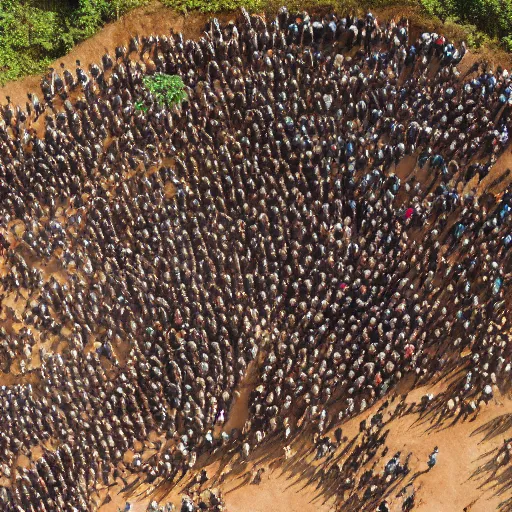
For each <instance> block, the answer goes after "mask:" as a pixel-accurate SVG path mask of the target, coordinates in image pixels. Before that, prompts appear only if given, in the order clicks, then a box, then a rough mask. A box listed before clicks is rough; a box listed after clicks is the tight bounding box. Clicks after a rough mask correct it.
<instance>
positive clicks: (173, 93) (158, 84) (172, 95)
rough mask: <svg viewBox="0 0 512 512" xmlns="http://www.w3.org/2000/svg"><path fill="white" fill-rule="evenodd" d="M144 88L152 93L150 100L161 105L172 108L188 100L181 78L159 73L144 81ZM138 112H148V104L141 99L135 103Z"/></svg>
mask: <svg viewBox="0 0 512 512" xmlns="http://www.w3.org/2000/svg"><path fill="white" fill-rule="evenodd" d="M142 81H143V83H144V87H145V88H146V89H147V90H148V91H149V92H150V93H151V96H150V98H149V99H150V100H152V101H155V102H156V103H157V104H159V105H162V106H163V105H165V106H167V107H172V106H174V105H178V104H180V103H182V102H183V101H184V100H186V99H187V93H186V92H185V84H184V83H183V80H182V78H181V76H178V75H165V74H163V73H157V74H156V75H152V76H145V77H144V78H143V79H142ZM135 108H136V109H137V110H144V111H146V110H148V105H147V103H146V102H145V101H144V100H143V99H140V100H138V101H137V102H136V103H135Z"/></svg>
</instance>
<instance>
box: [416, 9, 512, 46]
mask: <svg viewBox="0 0 512 512" xmlns="http://www.w3.org/2000/svg"><path fill="white" fill-rule="evenodd" d="M420 1H421V5H422V6H423V8H424V9H425V10H426V11H427V13H429V14H430V15H432V16H437V17H438V18H440V19H441V20H442V21H447V20H448V21H450V22H452V23H459V24H461V25H462V27H463V28H465V29H466V30H465V31H466V32H467V33H468V43H469V44H470V45H471V46H476V47H478V46H481V45H482V44H484V43H486V42H488V41H489V38H494V39H496V38H497V39H507V38H508V37H509V34H510V33H511V32H512V0H420ZM486 35H487V36H488V37H486ZM504 42H505V44H506V41H504Z"/></svg>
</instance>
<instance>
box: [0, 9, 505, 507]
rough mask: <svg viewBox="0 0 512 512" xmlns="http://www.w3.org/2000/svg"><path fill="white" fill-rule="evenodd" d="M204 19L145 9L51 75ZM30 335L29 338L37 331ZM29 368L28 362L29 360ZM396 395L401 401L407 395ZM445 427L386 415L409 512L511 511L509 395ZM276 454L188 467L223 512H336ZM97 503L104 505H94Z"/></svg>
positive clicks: (305, 473)
mask: <svg viewBox="0 0 512 512" xmlns="http://www.w3.org/2000/svg"><path fill="white" fill-rule="evenodd" d="M206 19H207V17H206V16H202V15H194V16H180V15H177V14H176V13H174V12H172V11H171V10H169V9H167V8H165V7H163V6H162V5H161V4H159V3H158V2H155V3H152V4H151V5H150V6H148V7H146V8H143V9H138V10H136V11H133V12H132V13H131V14H130V15H128V16H125V17H123V18H122V19H121V20H119V21H118V22H116V23H113V24H110V25H108V26H107V27H105V28H104V29H103V30H102V31H101V32H99V33H98V34H97V35H95V36H94V37H92V38H91V39H89V40H87V41H85V42H83V43H82V44H80V45H78V46H77V47H76V48H75V49H74V50H73V51H72V52H71V53H70V54H69V55H67V56H65V57H63V58H62V59H59V60H58V61H56V62H55V67H58V66H59V65H60V63H61V62H63V63H64V64H65V66H66V67H68V68H73V66H74V64H75V61H76V59H79V60H80V61H81V65H82V66H88V65H89V64H91V63H93V62H98V61H100V58H101V55H102V53H103V52H104V51H105V50H106V49H108V50H109V51H111V52H112V51H113V50H114V48H115V47H116V46H117V45H119V44H122V43H126V42H127V41H128V39H129V37H130V36H131V35H135V34H139V35H146V34H150V33H152V34H155V33H156V34H167V33H169V30H170V28H173V29H174V30H175V31H181V32H183V33H184V34H185V36H186V37H198V36H199V35H200V33H201V30H202V27H203V26H204V24H205V22H206ZM479 58H480V56H478V55H471V54H470V55H468V56H467V57H466V58H465V61H464V62H463V63H462V71H463V72H465V70H467V69H469V67H470V66H471V64H472V63H473V62H474V61H475V60H477V59H479ZM39 81H40V77H39V76H31V77H27V78H25V79H24V80H21V81H18V82H13V83H9V84H7V85H6V86H5V87H3V88H0V102H5V101H6V96H7V95H9V96H10V97H11V101H12V102H14V103H20V104H24V103H25V101H26V94H27V92H30V91H34V90H38V89H39ZM414 165H415V159H414V158H413V157H407V159H404V161H403V162H401V163H400V165H399V166H398V168H397V169H396V173H397V174H398V175H399V176H400V177H401V178H402V179H407V178H408V177H409V176H410V175H411V172H412V170H413V168H414ZM510 167H512V150H511V149H510V148H509V149H508V150H507V151H506V152H505V153H504V154H503V155H502V156H501V157H500V158H499V160H498V162H497V163H496V165H495V166H494V168H493V169H492V171H491V173H490V174H489V175H488V176H487V177H486V178H485V179H484V180H483V181H482V183H480V184H477V183H470V184H468V185H467V186H466V187H465V189H464V192H465V193H468V192H470V191H471V190H472V189H473V191H476V192H478V193H483V192H491V193H493V194H499V193H501V192H502V191H503V190H504V188H505V187H506V186H507V185H508V184H510V183H511V182H512V176H508V177H507V178H506V179H505V180H503V181H502V182H500V183H496V181H497V178H499V176H501V175H502V174H503V173H504V172H505V171H506V170H507V169H508V168H510ZM45 274H46V275H45V277H46V278H49V277H50V276H51V275H54V274H52V269H51V268H47V269H45ZM55 277H57V278H58V276H55ZM9 300H10V302H7V303H6V304H7V305H9V306H11V307H12V308H13V309H14V310H16V309H17V301H13V300H12V299H9ZM21 302H22V301H20V303H19V304H20V305H21ZM0 321H2V322H3V323H4V324H5V325H6V324H9V325H10V326H11V327H12V319H9V318H7V317H6V318H4V319H0ZM19 325H20V324H18V326H16V324H15V326H14V327H13V328H14V329H18V327H19ZM35 334H36V337H38V333H35ZM41 344H43V342H42V341H41ZM44 345H45V347H46V348H47V349H51V350H58V346H54V345H52V340H51V339H49V340H45V342H44ZM34 364H37V361H36V362H35V363H34ZM252 376H253V373H252V369H251V368H250V369H249V371H248V374H247V378H246V379H245V381H244V382H243V384H242V386H241V387H240V389H239V390H238V396H237V398H236V400H235V404H234V406H233V409H232V411H230V414H229V416H228V421H227V423H226V424H225V425H224V427H223V429H224V430H225V431H226V432H230V431H231V429H232V428H241V427H242V426H243V424H244V423H245V419H246V418H247V414H248V412H247V405H248V400H249V393H250V391H251V389H252V387H253V386H254V379H253V378H252ZM29 379H30V376H29V377H26V378H22V377H21V376H20V375H19V374H17V372H16V371H13V372H12V373H10V374H2V377H1V378H0V384H2V385H13V384H15V383H17V382H28V381H29ZM447 385H448V382H447V381H442V382H440V383H438V384H435V385H432V384H430V385H428V386H425V387H422V388H418V389H414V390H413V391H411V392H409V393H408V394H407V397H406V398H405V399H404V402H403V403H404V404H405V405H406V406H407V407H406V408H408V407H409V406H411V404H413V403H418V402H419V401H420V398H421V396H423V395H425V394H426V393H433V394H434V395H437V394H438V393H440V392H442V391H443V390H444V389H446V386H447ZM400 392H401V393H404V394H406V393H407V389H403V390H400ZM401 399H402V398H401V397H400V396H397V397H396V399H395V400H394V401H392V402H391V403H390V405H389V407H388V408H387V411H388V412H387V413H386V414H388V415H392V414H393V413H394V411H395V408H396V405H397V404H398V403H399V401H400V400H401ZM380 405H381V402H379V403H377V404H375V405H374V406H373V407H372V408H371V409H370V410H368V411H366V413H365V414H364V415H362V416H360V417H357V418H354V419H352V420H350V421H349V422H347V423H345V424H343V425H341V426H342V428H343V433H344V435H345V436H347V437H348V439H349V440H350V441H352V440H355V441H354V442H356V443H357V437H358V431H359V423H360V421H361V420H362V419H364V418H366V417H369V416H370V415H371V414H372V413H373V412H375V410H376V409H377V408H378V407H379V406H380ZM454 419H455V418H454V417H452V418H446V417H439V416H436V415H433V414H432V415H427V416H420V414H419V413H418V412H410V413H408V412H405V413H402V414H400V415H398V416H397V417H394V418H393V419H392V420H390V421H389V424H388V425H386V428H389V430H390V432H389V435H388V438H387V441H386V446H387V447H388V449H389V454H388V455H387V456H385V457H381V458H380V459H379V463H378V464H379V465H378V469H379V470H381V469H382V467H383V465H384V464H385V462H386V461H387V460H389V458H390V457H391V455H392V454H393V453H395V452H396V451H399V450H400V451H402V453H403V454H407V453H408V452H410V451H411V452H413V456H412V458H411V473H410V475H409V476H408V477H406V479H405V481H404V482H402V483H401V485H400V488H402V487H404V486H406V485H407V484H408V483H409V481H411V480H412V479H414V480H413V481H412V484H411V485H413V486H414V488H415V489H416V492H417V501H418V505H417V506H416V508H415V509H414V510H418V511H421V512H451V511H462V510H463V509H464V510H467V511H470V512H488V511H492V510H497V509H499V510H502V511H506V510H512V474H511V472H512V469H511V470H508V472H507V471H506V470H505V471H504V472H503V471H501V470H500V471H497V472H495V470H496V468H495V467H494V466H493V463H492V459H493V457H494V456H495V455H496V453H497V449H498V448H499V447H500V446H501V445H502V444H503V440H504V438H506V437H512V400H511V399H510V397H504V396H496V398H495V399H494V400H493V401H492V402H491V403H490V404H489V405H488V406H486V407H485V408H484V409H483V410H482V411H481V412H480V414H479V415H478V416H477V417H476V418H468V419H467V420H466V421H462V420H460V419H459V420H458V421H454ZM219 431H220V428H219ZM217 433H219V432H217ZM329 435H330V436H331V437H332V436H333V432H332V431H331V432H330V433H329ZM154 441H156V439H155V438H153V439H150V440H148V442H147V443H146V445H145V446H139V447H137V448H138V450H139V451H140V452H142V453H143V457H144V458H148V457H150V456H151V455H153V454H154V453H155V449H154V444H153V442H154ZM284 446H285V443H284V442H275V443H268V444H265V445H264V446H263V447H262V448H261V449H258V450H257V451H256V452H255V453H253V454H251V456H250V457H249V460H247V461H242V460H241V456H240V454H239V453H227V454H213V455H212V456H211V457H210V458H206V459H204V458H203V459H202V460H200V461H198V464H197V466H196V468H197V469H201V468H205V469H206V470H207V472H208V475H209V477H210V479H209V481H208V482H207V484H205V485H207V486H208V487H211V488H215V489H220V490H221V491H222V493H223V495H224V498H225V501H226V504H227V510H228V511H229V512H299V511H300V512H327V511H330V510H333V509H334V508H335V507H336V506H338V507H341V508H340V510H344V508H343V505H342V504H341V503H336V501H335V497H334V496H331V495H330V494H329V492H326V491H325V489H323V487H322V485H321V484H320V485H319V477H318V469H319V463H318V462H316V461H315V460H314V458H315V453H314V450H313V445H312V439H311V438H308V437H306V436H304V437H300V438H297V439H294V440H293V442H290V443H289V446H290V452H289V456H288V458H286V457H285V453H284V450H283V448H284ZM434 446H438V447H439V459H438V464H437V465H436V467H435V468H434V469H433V470H432V471H431V472H429V473H426V472H425V469H426V467H427V466H426V461H427V458H428V454H429V453H430V452H431V451H432V449H433V447H434ZM345 447H346V444H342V446H341V447H340V448H339V449H338V451H337V452H336V453H335V455H334V456H335V457H342V452H343V450H344V449H345ZM131 457H133V452H129V453H127V454H126V457H125V458H126V460H129V459H130V458H131ZM21 463H22V461H20V464H21ZM259 468H264V469H265V472H264V473H263V477H262V481H261V483H260V484H259V485H253V484H250V483H249V482H250V480H251V479H252V477H253V476H254V474H255V471H256V470H257V469H259ZM193 476H194V475H190V476H189V477H187V478H185V480H184V481H182V482H180V484H179V485H178V486H177V487H175V488H173V489H168V488H166V487H165V486H163V487H160V488H158V489H153V488H152V487H150V486H148V485H140V484H138V482H136V479H135V478H133V477H132V478H130V479H129V482H128V483H129V486H128V487H129V489H124V484H123V483H121V482H119V483H118V485H116V486H114V487H111V488H110V489H108V490H107V489H103V490H102V491H101V492H100V495H99V496H98V500H97V506H98V508H97V510H99V511H101V512H117V511H118V510H119V509H123V508H124V504H125V503H126V501H130V502H131V503H132V504H133V510H134V511H135V512H142V511H145V510H146V507H147V505H148V503H149V502H150V501H151V500H153V499H156V500H157V501H159V502H161V503H167V502H168V501H172V502H173V503H175V504H176V505H178V504H179V503H180V501H181V498H180V495H181V493H182V492H183V491H184V490H186V488H187V487H188V486H189V485H190V484H191V479H192V478H193ZM399 490H400V489H393V492H392V493H391V494H390V496H389V498H388V499H389V501H390V503H391V507H392V511H393V512H398V511H399V510H400V507H401V503H402V499H401V498H397V497H396V494H397V493H398V491H399ZM107 495H108V496H110V498H111V501H110V502H109V503H104V502H105V498H106V497H107ZM103 503H104V504H103ZM464 507H468V508H466V509H465V508H464Z"/></svg>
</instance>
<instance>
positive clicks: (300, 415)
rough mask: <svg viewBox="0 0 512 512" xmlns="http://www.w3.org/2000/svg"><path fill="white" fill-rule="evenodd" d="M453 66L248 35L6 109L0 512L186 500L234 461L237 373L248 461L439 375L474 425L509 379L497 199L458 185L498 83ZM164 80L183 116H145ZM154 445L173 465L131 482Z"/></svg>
mask: <svg viewBox="0 0 512 512" xmlns="http://www.w3.org/2000/svg"><path fill="white" fill-rule="evenodd" d="M465 53H466V49H465V46H464V45H463V44H462V45H461V46H460V47H458V48H457V47H455V46H454V45H453V44H452V43H450V42H449V41H446V40H445V38H444V37H443V36H442V35H439V34H433V33H424V34H421V36H420V37H419V38H418V39H417V40H414V41H410V40H409V26H408V22H407V20H404V19H401V20H390V21H389V22H387V23H379V22H377V20H376V19H375V18H374V17H373V16H372V15H371V14H369V15H368V16H366V17H363V18H360V19H358V18H353V17H350V16H347V17H344V18H341V17H337V16H335V15H329V16H325V17H323V18H318V19H317V18H310V17H309V16H308V15H307V14H306V13H302V14H298V15H295V14H293V15H292V14H290V13H288V11H287V10H286V9H281V10H280V12H279V14H278V16H277V18H276V19H274V20H269V21H267V22H265V21H264V20H263V19H262V18H260V17H257V16H249V15H248V14H247V13H245V12H243V13H242V15H241V16H240V18H239V20H238V21H237V23H228V24H226V25H224V26H221V25H220V24H219V23H218V22H217V21H216V20H213V21H212V22H210V23H209V24H208V26H207V27H206V30H205V32H204V35H203V37H201V38H200V39H199V40H198V41H191V40H184V39H183V37H182V35H181V34H175V33H171V34H169V35H164V36H151V37H141V38H139V37H134V38H132V39H131V40H130V43H129V45H128V47H119V48H117V49H116V51H115V55H113V56H111V55H109V54H105V55H104V56H103V58H102V64H101V65H92V66H90V67H89V69H84V68H82V67H81V66H80V62H77V68H76V71H75V72H74V73H73V72H71V71H69V70H67V69H65V70H52V71H51V73H50V74H49V75H48V76H47V77H45V79H44V80H43V82H42V91H43V95H44V100H39V99H38V97H37V95H36V94H32V95H30V101H29V102H28V103H27V106H26V108H25V109H23V108H21V107H19V106H13V105H11V104H8V105H6V106H5V107H3V109H2V118H1V120H0V138H1V141H2V151H1V154H0V157H1V165H0V229H1V237H0V242H1V246H2V253H3V257H4V261H5V272H4V274H3V277H2V280H1V284H2V287H3V297H4V302H6V303H5V304H3V309H2V314H3V315H5V317H6V318H9V319H11V320H12V321H11V322H8V323H6V326H5V327H2V336H1V341H0V347H1V348H0V357H1V361H2V371H4V372H9V371H10V369H11V367H12V368H14V367H13V366H12V365H15V364H17V365H19V367H20V372H21V374H22V375H23V376H24V377H25V378H28V377H30V380H29V381H28V380H27V381H26V382H30V383H25V381H24V380H23V379H21V380H18V381H17V382H18V383H15V384H13V385H11V386H7V387H5V386H4V387H2V388H1V389H0V403H1V404H2V406H1V407H2V411H3V413H2V415H1V416H0V474H1V475H3V476H5V477H7V478H8V479H10V485H4V486H1V487H0V502H1V504H0V509H1V510H5V511H9V512H10V511H20V512H21V511H38V512H44V511H47V512H50V511H51V512H55V511H88V510H90V509H91V507H92V503H94V499H95V498H94V496H95V494H96V493H97V491H98V489H99V488H100V487H104V486H105V485H109V484H111V483H112V482H113V481H114V480H116V481H118V480H119V479H120V478H127V476H129V475H130V474H132V473H136V474H138V475H140V476H141V481H147V482H153V483H154V482H159V481H163V480H165V481H167V482H173V481H178V480H179V479H180V478H182V477H183V476H184V475H185V474H186V473H187V472H188V471H189V470H190V469H191V468H194V466H195V465H196V461H197V458H198V457H199V456H200V455H201V454H202V453H204V452H207V451H212V450H214V449H215V448H216V447H218V446H219V445H220V444H221V443H225V442H228V441H226V439H225V438H221V439H218V438H217V437H216V436H215V435H213V430H214V425H215V424H216V423H218V422H219V421H220V422H222V421H223V419H224V418H226V417H227V416H228V413H229V409H230V405H231V403H232V401H233V397H234V396H235V391H236V389H237V385H238V384H239V383H240V382H241V381H242V380H243V379H244V376H245V375H246V374H247V372H248V367H249V365H251V368H252V370H251V371H254V372H255V373H256V375H257V378H258V385H257V386H256V387H255V389H254V390H253V391H252V393H251V396H250V400H249V420H248V421H247V423H246V425H245V427H244V429H243V431H242V432H239V433H238V435H237V436H235V437H236V439H235V440H233V441H232V442H236V443H239V446H240V450H241V452H242V453H243V454H244V456H248V455H249V454H250V452H251V451H252V450H253V449H254V447H255V446H256V445H257V444H259V443H262V442H264V440H265V438H267V437H270V436H276V435H281V436H284V437H286V438H289V437H290V436H293V435H295V434H296V433H297V432H301V431H304V429H306V428H307V429H311V430H312V431H313V433H314V435H316V436H322V435H324V433H325V432H326V431H327V430H328V429H329V428H331V427H332V426H333V425H335V424H336V423H337V422H338V421H339V420H340V419H344V418H347V417H349V416H351V415H354V414H356V413H359V412H360V411H363V410H364V409H366V408H367V407H369V406H370V405H371V404H372V403H374V402H375V401H376V400H377V399H378V398H380V397H382V396H384V395H385V394H386V393H387V391H388V390H390V389H392V388H393V386H394V385H395V384H396V383H397V382H399V381H400V379H402V377H404V376H405V375H407V374H411V373H412V374H414V375H415V376H416V378H417V379H418V381H422V380H423V381H424V380H426V379H427V378H429V377H430V376H432V375H433V374H434V373H436V372H440V371H442V370H443V368H444V367H445V366H446V365H447V364H448V362H449V360H450V358H451V360H453V361H456V362H458V364H459V365H460V366H463V367H464V371H463V377H462V379H461V381H460V386H459V387H458V388H457V389H456V390H455V391H454V393H455V395H454V397H451V398H455V397H457V400H458V403H460V404H461V407H470V406H471V407H473V409H476V408H478V407H479V405H480V403H481V402H482V401H487V400H488V399H489V398H490V397H491V396H492V393H493V391H494V390H495V389H496V388H495V386H496V385H500V384H502V383H505V382H506V379H507V378H510V377H509V376H510V368H511V366H510V364H511V345H510V343H509V338H508V332H509V331H510V318H511V317H510V295H508V294H507V289H508V284H509V281H510V271H511V264H510V263H511V257H510V255H511V252H510V251H509V248H510V246H511V243H512V234H511V231H510V215H509V213H510V208H511V206H512V194H511V192H510V191H509V190H508V189H507V190H506V191H505V192H504V193H503V194H501V196H500V197H494V196H492V195H490V194H486V195H483V196H477V195H476V194H475V193H474V189H473V190H471V191H470V192H469V193H467V190H468V189H467V187H466V189H465V190H466V193H462V190H463V189H462V187H461V185H463V186H466V185H467V184H468V182H469V181H470V180H472V179H476V180H477V181H478V180H482V179H484V178H485V177H486V176H487V174H488V173H489V172H490V170H491V169H492V165H493V164H494V163H495V161H496V160H497V158H498V157H499V155H500V154H501V153H502V152H503V151H504V150H505V149H506V148H507V147H508V144H509V140H508V127H509V126H510V117H511V105H512V95H511V92H512V83H511V82H512V80H511V78H510V76H509V74H508V72H507V71H506V70H504V69H500V68H498V69H497V70H495V71H494V72H493V71H491V70H490V69H483V67H482V66H479V65H476V66H474V67H472V68H471V69H470V70H469V71H468V72H467V73H466V74H465V76H461V73H460V72H459V71H458V69H457V64H458V63H459V62H460V60H461V59H462V58H463V57H464V55H465ZM154 73H166V74H178V75H180V76H181V77H182V78H183V81H184V83H185V86H186V92H187V96H188V98H187V100H186V101H184V102H183V103H182V104H181V105H179V106H175V107H168V106H166V105H162V104H158V103H157V102H156V101H155V100H154V97H153V96H152V94H151V93H150V92H149V91H148V90H147V89H146V88H145V87H144V84H143V82H142V79H143V77H144V76H145V75H146V74H154ZM137 100H142V102H143V105H144V108H136V106H135V104H136V101H137ZM38 133H39V135H38ZM410 155H412V156H413V157H414V158H416V159H417V164H416V166H415V168H414V171H413V172H412V173H411V174H410V175H408V176H406V177H404V176H402V179H401V178H400V177H399V176H398V175H397V174H396V169H397V164H399V162H400V161H401V160H402V159H403V158H404V157H406V156H410ZM422 176H426V179H423V178H421V177H422ZM475 176H478V178H475ZM13 297H14V298H15V299H16V302H15V303H14V302H12V301H11V302H9V303H8V304H7V302H8V301H7V299H12V298H13ZM13 326H17V328H14V327H13ZM20 326H22V328H21V330H20ZM59 343H60V344H61V345H60V346H62V344H64V345H65V348H64V349H63V350H61V352H62V353H58V352H54V351H51V350H48V349H45V348H44V347H43V346H42V345H43V344H44V345H45V347H48V346H49V345H50V344H53V345H54V346H57V345H59ZM39 346H40V347H41V348H40V349H39V352H40V354H39V355H40V357H39V359H40V363H36V359H37V358H35V355H34V350H35V348H36V347H39ZM464 351H466V352H468V351H469V353H470V355H469V356H468V357H466V358H464V359H463V358H461V357H460V355H461V354H462V353H463V352H464ZM507 376H508V377H507ZM151 431H156V432H157V433H158V434H159V435H163V436H165V438H166V439H167V440H172V443H167V444H166V445H165V446H170V447H169V448H165V449H162V450H160V451H159V452H158V453H157V454H156V455H155V456H153V457H151V458H150V459H149V460H144V459H143V458H142V457H141V456H139V454H136V456H135V458H134V459H133V462H130V463H127V462H125V461H124V460H123V456H124V454H125V452H126V451H127V450H129V449H132V448H133V446H134V443H135V442H136V441H142V442H144V441H145V440H147V438H148V434H149V433H150V432H151ZM379 435H380V431H379V430H376V431H375V432H374V433H373V434H372V436H374V437H370V440H371V442H372V443H373V442H378V436H379ZM375 436H377V437H375ZM47 441H51V442H53V443H54V444H55V445H56V446H57V448H56V449H54V450H48V449H44V450H43V455H42V456H40V457H39V458H33V457H32V451H33V449H34V448H35V447H36V446H41V445H43V444H44V443H46V442H47ZM21 454H24V455H27V456H28V457H29V459H30V463H29V465H28V466H27V467H21V466H19V465H17V460H18V457H19V456H20V455H21ZM351 478H352V480H351V481H350V482H348V483H347V485H349V486H357V483H356V482H355V477H353V475H352V474H351ZM187 503H188V502H187ZM195 506H196V505H194V504H193V503H192V502H190V507H192V508H191V510H193V508H194V507H195ZM208 506H211V507H212V508H211V510H220V509H221V508H222V507H221V505H220V504H218V503H217V504H215V503H214V504H209V505H208ZM215 507H216V508H215Z"/></svg>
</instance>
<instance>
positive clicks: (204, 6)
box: [162, 0, 265, 14]
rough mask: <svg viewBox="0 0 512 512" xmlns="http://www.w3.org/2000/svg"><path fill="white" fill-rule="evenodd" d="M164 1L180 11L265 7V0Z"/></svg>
mask: <svg viewBox="0 0 512 512" xmlns="http://www.w3.org/2000/svg"><path fill="white" fill-rule="evenodd" d="M162 3H163V4H164V5H165V6H167V7H170V8H171V9H174V10H176V11H178V12H182V13H183V12H187V11H200V12H204V13H209V14H211V13H221V12H229V11H235V10H237V9H240V8H241V7H245V8H246V9H247V10H248V11H249V12H256V11H259V10H261V9H262V8H263V6H264V3H265V2H264V1H263V0H211V1H210V0H162Z"/></svg>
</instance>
